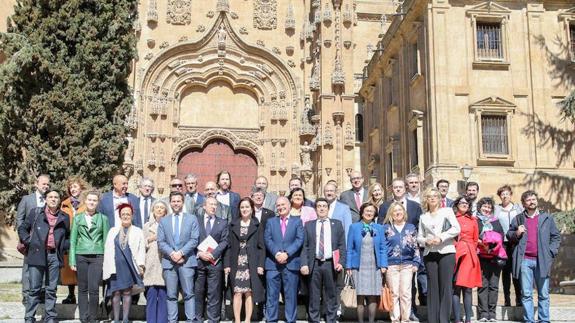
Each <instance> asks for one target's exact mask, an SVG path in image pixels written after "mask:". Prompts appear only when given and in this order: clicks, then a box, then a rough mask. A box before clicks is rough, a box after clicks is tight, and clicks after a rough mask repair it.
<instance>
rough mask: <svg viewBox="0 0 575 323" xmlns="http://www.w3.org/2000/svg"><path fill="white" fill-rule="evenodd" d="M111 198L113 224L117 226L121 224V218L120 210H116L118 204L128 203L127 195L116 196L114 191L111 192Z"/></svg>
mask: <svg viewBox="0 0 575 323" xmlns="http://www.w3.org/2000/svg"><path fill="white" fill-rule="evenodd" d="M112 200H113V202H114V226H115V227H117V228H119V227H121V226H122V220H121V219H120V212H119V211H118V205H120V204H124V203H128V196H127V195H123V196H118V195H116V192H112Z"/></svg>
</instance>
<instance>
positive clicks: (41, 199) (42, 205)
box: [38, 195, 46, 207]
mask: <svg viewBox="0 0 575 323" xmlns="http://www.w3.org/2000/svg"><path fill="white" fill-rule="evenodd" d="M44 205H46V198H44V195H40V205H38V206H39V207H44Z"/></svg>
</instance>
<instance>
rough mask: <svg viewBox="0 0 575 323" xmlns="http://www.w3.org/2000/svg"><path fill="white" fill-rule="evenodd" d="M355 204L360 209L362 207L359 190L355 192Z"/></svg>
mask: <svg viewBox="0 0 575 323" xmlns="http://www.w3.org/2000/svg"><path fill="white" fill-rule="evenodd" d="M355 206H357V209H358V210H359V209H360V208H361V198H360V196H359V192H355Z"/></svg>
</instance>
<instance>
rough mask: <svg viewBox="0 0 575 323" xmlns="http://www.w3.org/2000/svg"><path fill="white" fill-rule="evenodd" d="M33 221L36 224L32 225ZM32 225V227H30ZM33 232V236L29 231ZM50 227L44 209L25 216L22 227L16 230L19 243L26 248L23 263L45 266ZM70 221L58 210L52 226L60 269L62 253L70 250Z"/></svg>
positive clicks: (37, 209) (38, 209)
mask: <svg viewBox="0 0 575 323" xmlns="http://www.w3.org/2000/svg"><path fill="white" fill-rule="evenodd" d="M34 219H36V223H35V225H34ZM33 225H34V227H32V226H33ZM32 230H33V231H34V232H33V234H32V233H31V231H32ZM49 231H50V225H49V224H48V219H47V218H46V214H45V208H36V209H34V210H32V211H31V212H30V214H28V216H26V219H25V220H24V222H23V223H22V225H21V226H20V227H19V228H18V236H19V238H20V241H21V242H22V243H23V244H25V245H26V246H28V256H27V257H26V258H25V261H26V263H27V264H28V265H31V266H46V265H47V264H48V262H47V253H46V240H47V239H48V232H49ZM69 239H70V219H69V217H68V215H67V214H66V213H64V212H62V211H61V210H58V219H57V220H56V225H55V226H54V242H55V243H56V254H57V255H58V261H59V262H60V267H62V266H63V265H64V260H63V255H64V251H66V250H68V249H69V248H70V240H69Z"/></svg>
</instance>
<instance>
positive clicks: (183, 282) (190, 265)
mask: <svg viewBox="0 0 575 323" xmlns="http://www.w3.org/2000/svg"><path fill="white" fill-rule="evenodd" d="M183 206H184V195H182V193H180V192H171V193H170V207H171V209H172V211H173V213H172V214H169V215H166V216H164V217H163V218H162V219H161V220H160V224H159V225H158V249H159V251H160V253H161V255H162V269H163V278H164V281H165V282H166V295H167V298H168V304H167V305H168V321H169V322H170V323H175V322H178V292H179V290H181V291H182V295H183V297H184V310H185V312H186V322H192V321H193V320H194V317H195V316H196V310H195V306H196V302H195V299H194V271H195V268H196V267H197V265H198V260H197V258H196V247H197V246H198V237H199V235H200V230H199V224H198V219H197V218H196V217H195V216H194V215H191V214H189V213H184V212H182V208H183Z"/></svg>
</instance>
